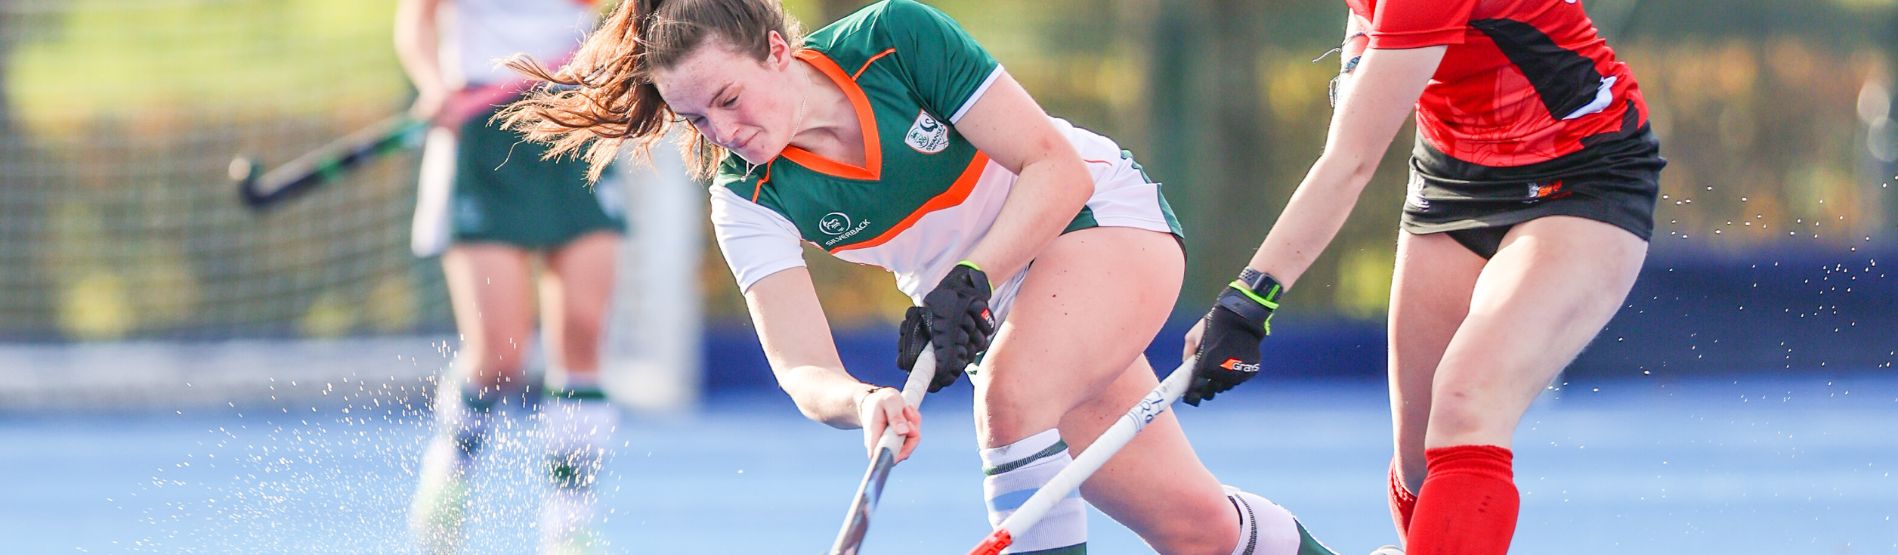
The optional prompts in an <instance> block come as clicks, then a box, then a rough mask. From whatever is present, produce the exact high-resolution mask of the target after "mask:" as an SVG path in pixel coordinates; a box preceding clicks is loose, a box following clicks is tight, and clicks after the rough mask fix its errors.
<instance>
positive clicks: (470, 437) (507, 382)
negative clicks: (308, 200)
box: [395, 0, 623, 553]
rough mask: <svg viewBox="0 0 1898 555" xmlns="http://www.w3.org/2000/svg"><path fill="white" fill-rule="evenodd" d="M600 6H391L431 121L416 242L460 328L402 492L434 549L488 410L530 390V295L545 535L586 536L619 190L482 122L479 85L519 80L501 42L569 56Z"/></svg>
mask: <svg viewBox="0 0 1898 555" xmlns="http://www.w3.org/2000/svg"><path fill="white" fill-rule="evenodd" d="M598 15H599V14H598V11H597V8H596V7H595V6H593V4H592V3H591V2H576V1H574V0H403V1H402V2H401V3H400V5H399V6H398V8H397V16H396V33H395V36H396V49H397V52H398V54H399V56H400V58H401V61H402V66H403V68H404V69H405V70H407V72H408V75H409V78H410V79H411V80H412V81H413V82H414V84H415V87H416V90H417V92H418V96H417V98H416V101H415V104H414V107H413V108H412V113H413V115H414V116H416V117H418V118H425V119H428V120H430V121H431V122H432V123H433V124H434V127H433V128H432V129H431V130H430V132H429V135H428V141H427V143H426V147H425V151H424V154H423V162H422V175H421V181H422V183H421V188H420V193H419V195H420V198H419V202H418V206H417V209H416V214H415V223H414V228H413V235H412V240H413V248H414V250H415V252H416V254H418V255H421V256H431V255H436V254H440V255H441V256H442V269H443V273H444V274H445V276H446V279H447V282H448V288H449V294H450V297H451V299H452V301H453V306H454V314H455V323H456V327H457V328H458V330H459V332H460V334H461V339H462V341H461V345H460V353H459V356H457V357H456V358H455V363H454V365H453V367H452V368H451V370H450V375H447V376H443V377H442V378H441V380H440V382H441V386H440V388H439V390H438V394H437V397H436V399H435V411H436V415H437V416H436V417H437V420H438V423H437V428H438V429H437V430H436V434H435V437H434V438H433V439H431V440H430V442H429V446H428V448H427V450H426V453H425V454H424V457H423V464H422V469H421V474H422V475H421V484H420V485H419V486H418V488H417V489H416V493H415V497H414V501H413V504H412V507H411V515H410V518H411V520H410V527H411V530H412V531H413V532H414V533H415V534H416V535H417V538H418V540H419V541H420V542H421V543H422V545H423V546H424V548H425V549H426V550H428V551H430V552H436V553H446V552H454V551H456V550H458V549H459V547H460V543H461V538H462V530H461V525H462V522H463V520H464V512H465V511H466V506H467V503H468V500H467V497H468V485H467V484H468V481H467V475H468V472H469V471H470V468H471V466H472V464H473V462H474V460H475V458H476V456H477V455H478V454H479V453H480V452H481V447H482V443H483V441H484V439H485V438H486V437H487V436H488V435H489V431H488V427H489V420H490V419H491V417H492V413H493V412H494V410H495V409H496V408H497V407H498V406H499V405H503V404H515V403H517V402H518V401H519V400H523V399H526V398H527V397H526V396H525V395H523V394H536V393H535V392H533V391H532V390H533V389H535V388H534V387H532V386H530V385H529V384H527V383H526V381H525V379H524V373H525V372H524V369H525V366H526V364H525V359H526V354H527V352H528V346H529V345H530V344H532V341H533V338H534V322H535V309H536V306H537V304H538V308H539V312H540V318H539V320H540V322H541V328H542V332H543V334H544V335H545V345H546V358H547V360H548V361H549V364H548V368H547V369H546V372H545V378H546V382H545V387H544V388H542V390H541V391H540V392H538V394H539V395H544V397H543V398H544V401H543V402H541V403H540V404H539V408H540V410H541V422H540V426H541V427H542V428H541V432H542V435H544V436H545V438H546V441H547V449H548V453H547V461H546V465H547V468H546V475H547V477H548V479H549V481H550V482H551V483H550V485H549V487H550V493H549V495H548V496H547V497H546V500H545V504H544V505H543V507H542V509H541V518H540V524H539V525H540V533H541V534H540V536H541V544H542V550H543V551H544V552H567V551H572V550H576V549H578V550H585V549H587V548H590V547H595V546H594V545H593V544H594V543H596V542H595V541H594V539H593V537H592V534H591V533H590V532H589V530H588V528H589V522H590V521H591V520H592V518H593V504H594V503H593V495H594V494H593V492H592V491H591V486H592V484H593V482H594V480H595V479H596V477H597V475H598V472H599V468H600V465H601V464H602V459H603V457H604V456H605V451H606V441H607V440H608V439H609V438H610V437H611V436H612V433H613V430H614V428H615V426H616V425H617V423H618V420H619V413H618V410H617V409H616V408H615V407H614V406H613V405H612V404H611V403H609V402H607V401H606V397H605V395H604V394H603V392H602V389H601V384H600V376H599V368H600V353H601V335H602V332H601V330H602V327H603V324H604V320H605V314H606V309H607V306H608V301H609V298H610V296H611V292H612V285H613V283H614V260H615V247H616V245H617V243H618V241H619V237H620V233H621V230H622V229H623V224H622V222H621V221H620V220H619V219H618V218H617V217H615V216H614V215H615V214H620V213H623V212H622V210H621V209H620V207H618V206H614V204H615V203H617V202H618V198H617V193H618V191H616V190H614V189H612V188H611V187H609V186H605V185H602V186H600V187H598V188H595V187H592V186H590V185H589V183H588V181H587V178H586V171H587V166H586V165H585V164H583V163H577V162H572V161H566V162H562V161H549V160H543V159H542V157H541V153H542V152H543V151H544V148H542V147H540V146H539V145H535V144H531V143H522V142H520V141H519V139H518V138H517V137H516V136H514V135H513V134H512V133H508V132H506V131H503V130H500V129H498V128H497V127H495V126H491V125H489V118H490V117H491V116H493V114H494V112H495V110H496V109H497V105H495V104H494V103H493V102H492V100H484V99H482V98H479V97H478V96H477V95H475V94H473V92H472V91H474V90H475V89H476V88H477V87H480V86H483V85H497V84H505V83H507V82H509V81H514V80H518V79H519V76H518V75H511V74H510V73H509V72H508V71H507V70H505V69H503V68H500V67H499V66H498V65H497V62H498V61H499V60H502V59H505V58H507V57H508V56H511V55H514V54H517V53H527V54H530V55H534V56H539V57H543V58H545V59H563V58H565V57H566V54H567V53H568V52H570V51H571V50H572V48H573V47H574V45H575V44H576V43H577V42H578V40H579V39H580V38H581V37H582V36H584V33H585V32H586V31H587V30H588V29H590V28H592V27H593V26H594V25H595V24H596V23H597V21H598ZM536 262H538V263H539V270H540V272H539V273H540V279H539V280H538V282H536V280H535V279H534V274H535V265H536ZM536 287H538V290H539V295H538V298H536V295H535V290H536ZM537 300H538V303H537V302H536V301H537Z"/></svg>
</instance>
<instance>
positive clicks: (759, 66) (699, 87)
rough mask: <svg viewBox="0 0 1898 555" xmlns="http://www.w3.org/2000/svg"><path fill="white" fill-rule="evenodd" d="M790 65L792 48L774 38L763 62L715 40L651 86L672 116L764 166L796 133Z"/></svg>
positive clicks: (658, 75)
mask: <svg viewBox="0 0 1898 555" xmlns="http://www.w3.org/2000/svg"><path fill="white" fill-rule="evenodd" d="M791 60H792V56H791V49H790V47H789V46H788V45H786V44H785V43H784V41H783V39H782V38H780V37H778V36H777V34H776V33H772V37H771V52H770V53H769V54H768V55H767V56H766V57H765V59H763V60H758V59H756V58H754V57H752V56H751V55H749V54H746V53H743V52H739V51H737V50H734V49H732V48H731V46H730V43H728V42H726V41H725V40H723V39H720V38H716V37H714V38H712V39H710V40H707V41H706V42H705V43H704V44H701V45H700V46H699V47H698V49H696V50H694V51H693V52H692V53H691V54H688V55H686V57H685V58H684V59H682V60H680V61H679V63H678V64H677V65H675V66H673V67H671V68H667V69H660V70H657V71H655V72H654V73H653V85H654V86H656V87H658V89H659V96H660V97H663V98H665V100H666V106H668V107H671V108H672V111H673V113H676V114H678V115H679V117H681V118H683V119H685V121H686V122H687V123H691V124H692V127H694V128H697V129H698V131H699V133H700V134H703V135H705V138H707V139H709V140H711V141H712V143H713V144H717V145H718V146H721V147H725V148H726V149H727V150H730V151H732V152H733V153H736V154H738V156H739V157H741V158H744V159H745V161H747V162H751V163H753V164H763V163H765V162H768V161H770V160H771V159H773V158H776V157H777V156H778V153H780V152H783V151H784V147H785V145H788V144H790V143H791V135H793V134H794V133H796V130H795V129H792V127H793V125H794V122H793V121H792V119H793V118H794V117H795V116H796V114H795V113H794V112H795V111H796V102H795V100H793V99H792V98H791V96H792V95H793V94H796V93H794V92H791V91H794V90H795V89H793V88H791V86H790V85H791V77H792V73H791V71H790V64H791Z"/></svg>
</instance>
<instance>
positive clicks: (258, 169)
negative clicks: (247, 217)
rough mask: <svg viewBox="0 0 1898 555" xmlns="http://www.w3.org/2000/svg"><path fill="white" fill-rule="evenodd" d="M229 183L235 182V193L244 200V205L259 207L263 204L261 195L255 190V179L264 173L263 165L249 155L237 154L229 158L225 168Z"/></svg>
mask: <svg viewBox="0 0 1898 555" xmlns="http://www.w3.org/2000/svg"><path fill="white" fill-rule="evenodd" d="M226 171H227V172H229V176H230V178H231V183H235V184H237V194H238V196H239V197H240V198H242V199H243V200H244V206H248V207H250V208H259V207H261V206H263V204H264V198H263V195H261V194H258V192H257V179H258V178H259V177H262V176H263V174H264V165H263V164H260V163H258V162H257V159H256V158H253V157H251V156H249V155H238V156H237V157H236V158H232V159H231V165H230V167H228V168H226Z"/></svg>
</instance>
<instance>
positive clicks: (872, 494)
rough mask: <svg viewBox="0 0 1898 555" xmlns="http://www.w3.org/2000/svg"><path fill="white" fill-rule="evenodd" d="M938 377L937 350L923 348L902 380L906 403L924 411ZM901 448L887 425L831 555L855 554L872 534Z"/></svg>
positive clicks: (900, 444) (845, 517)
mask: <svg viewBox="0 0 1898 555" xmlns="http://www.w3.org/2000/svg"><path fill="white" fill-rule="evenodd" d="M935 376H936V352H935V349H933V348H930V346H929V345H924V346H923V352H922V353H920V354H919V355H918V356H917V357H916V365H915V366H913V367H911V369H910V372H909V379H906V380H903V390H902V393H903V404H905V405H909V406H911V407H917V408H921V407H922V405H923V395H924V394H925V393H928V392H929V382H930V381H931V380H932V379H934V378H935ZM902 447H903V436H902V435H899V434H897V433H896V427H895V426H885V427H884V428H883V433H882V434H881V435H878V436H877V442H876V455H875V456H874V457H872V458H871V459H870V468H869V470H866V471H864V473H863V481H862V482H861V483H859V484H857V496H856V497H855V498H853V499H852V500H851V501H850V511H849V512H847V513H845V516H844V525H843V527H842V528H839V529H838V530H837V540H836V541H835V542H832V543H831V547H830V551H829V553H830V554H831V555H854V554H855V553H856V552H857V549H859V548H861V547H862V546H863V538H864V536H865V535H867V534H868V533H869V531H870V513H871V512H872V511H875V510H876V502H877V499H879V498H881V497H882V496H883V483H884V482H886V481H888V480H889V479H890V469H892V468H895V466H896V452H897V450H899V449H901V448H902Z"/></svg>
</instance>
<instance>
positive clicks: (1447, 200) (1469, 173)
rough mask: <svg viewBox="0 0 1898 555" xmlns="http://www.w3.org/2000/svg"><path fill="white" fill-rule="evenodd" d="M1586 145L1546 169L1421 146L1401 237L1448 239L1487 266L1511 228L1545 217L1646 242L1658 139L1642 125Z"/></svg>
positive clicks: (1657, 173) (1659, 164) (1656, 189)
mask: <svg viewBox="0 0 1898 555" xmlns="http://www.w3.org/2000/svg"><path fill="white" fill-rule="evenodd" d="M1583 143H1584V145H1585V146H1583V147H1582V150H1580V151H1576V152H1574V153H1572V154H1569V155H1567V156H1562V157H1560V158H1556V159H1553V160H1549V161H1547V162H1540V163H1536V164H1530V165H1527V166H1516V167H1493V166H1484V165H1480V164H1472V163H1469V162H1465V161H1462V160H1457V159H1455V158H1451V157H1449V156H1448V155H1445V154H1444V153H1442V152H1439V151H1437V150H1436V149H1435V148H1431V147H1430V145H1428V144H1425V143H1424V142H1423V141H1422V140H1419V141H1418V142H1417V148H1416V150H1415V151H1414V152H1413V153H1412V155H1411V159H1410V191H1409V195H1407V196H1406V198H1405V200H1404V215H1403V219H1402V229H1403V230H1404V231H1406V232H1410V233H1413V234H1418V235H1423V234H1429V233H1446V234H1448V235H1449V236H1450V238H1452V239H1455V240H1456V241H1457V242H1458V243H1461V244H1462V245H1463V246H1465V247H1468V248H1469V249H1470V251H1471V252H1475V253H1476V254H1477V255H1479V256H1482V257H1483V258H1489V257H1491V256H1495V255H1496V249H1497V248H1499V247H1501V246H1502V241H1503V236H1504V235H1506V234H1508V233H1509V230H1510V228H1512V227H1515V225H1516V224H1519V223H1522V222H1526V221H1529V220H1533V219H1536V218H1541V217H1544V216H1575V217H1580V218H1587V219H1590V220H1595V221H1598V222H1602V223H1606V224H1609V225H1613V226H1615V227H1619V228H1622V229H1625V230H1628V232H1629V233H1633V234H1634V235H1635V236H1636V237H1640V238H1641V240H1643V241H1647V240H1649V239H1650V238H1651V237H1652V236H1653V234H1654V203H1655V199H1656V198H1657V197H1658V196H1659V194H1660V177H1661V168H1663V167H1666V166H1667V160H1664V159H1662V158H1661V142H1660V140H1659V139H1657V138H1655V136H1654V131H1653V130H1652V129H1649V128H1648V126H1646V125H1641V126H1640V127H1638V128H1635V129H1634V130H1633V131H1632V132H1629V133H1617V134H1612V135H1601V136H1597V137H1590V138H1589V139H1584V140H1583Z"/></svg>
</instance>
